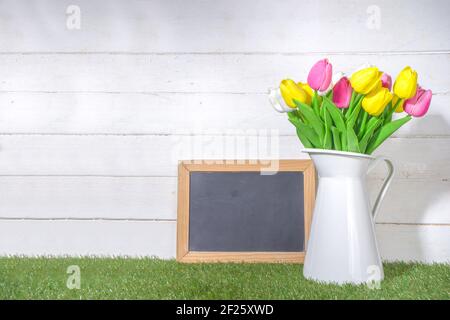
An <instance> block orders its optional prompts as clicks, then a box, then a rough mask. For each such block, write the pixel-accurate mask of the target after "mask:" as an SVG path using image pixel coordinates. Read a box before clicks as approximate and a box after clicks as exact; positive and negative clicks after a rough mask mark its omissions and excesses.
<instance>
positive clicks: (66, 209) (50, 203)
mask: <svg viewBox="0 0 450 320" xmlns="http://www.w3.org/2000/svg"><path fill="white" fill-rule="evenodd" d="M176 186H177V184H176V178H175V177H166V178H158V177H146V178H139V177H124V178H116V177H67V176H66V177H61V176H53V177H45V176H35V177H14V176H11V177H7V176H2V177H0V218H36V219H49V218H51V219H66V218H76V219H93V218H101V219H146V220H151V219H159V220H161V219H163V220H165V219H171V220H175V219H176V214H175V213H176V193H177V189H176Z"/></svg>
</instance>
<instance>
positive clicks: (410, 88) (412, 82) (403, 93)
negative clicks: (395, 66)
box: [394, 66, 417, 99]
mask: <svg viewBox="0 0 450 320" xmlns="http://www.w3.org/2000/svg"><path fill="white" fill-rule="evenodd" d="M416 90H417V72H416V71H414V70H413V69H411V67H409V66H408V67H405V68H404V69H403V70H402V71H400V73H399V74H398V76H397V79H395V83H394V93H395V94H396V95H397V96H398V97H399V98H402V99H409V98H411V97H414V95H415V94H416Z"/></svg>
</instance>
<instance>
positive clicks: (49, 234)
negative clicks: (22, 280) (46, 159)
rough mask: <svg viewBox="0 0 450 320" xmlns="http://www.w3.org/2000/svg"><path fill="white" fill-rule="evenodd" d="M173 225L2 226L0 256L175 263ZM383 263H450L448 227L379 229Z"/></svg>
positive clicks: (23, 223) (42, 223)
mask: <svg viewBox="0 0 450 320" xmlns="http://www.w3.org/2000/svg"><path fill="white" fill-rule="evenodd" d="M175 225H176V223H175V222H142V221H73V220H67V221H36V220H22V221H18V220H0V255H27V256H35V255H57V256H62V255H69V256H78V255H97V256H112V255H114V256H157V257H161V258H173V257H175V238H176V236H175V233H176V231H175V229H176V228H175ZM376 231H377V236H378V242H379V248H380V252H381V255H382V257H383V259H384V260H385V261H393V260H403V261H411V260H415V261H422V262H427V263H431V262H448V259H449V256H450V251H449V246H448V243H449V241H450V227H448V226H444V227H442V226H410V225H377V227H376Z"/></svg>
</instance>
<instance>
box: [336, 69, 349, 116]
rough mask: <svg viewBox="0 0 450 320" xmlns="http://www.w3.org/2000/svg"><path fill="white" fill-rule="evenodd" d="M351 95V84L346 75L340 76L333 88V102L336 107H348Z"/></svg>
mask: <svg viewBox="0 0 450 320" xmlns="http://www.w3.org/2000/svg"><path fill="white" fill-rule="evenodd" d="M351 97H352V86H351V85H350V81H348V79H347V77H342V78H341V79H340V80H339V81H338V82H337V83H336V84H335V85H334V88H333V102H334V104H335V105H336V106H337V107H338V108H348V105H349V104H350V98H351Z"/></svg>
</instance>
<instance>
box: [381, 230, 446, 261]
mask: <svg viewBox="0 0 450 320" xmlns="http://www.w3.org/2000/svg"><path fill="white" fill-rule="evenodd" d="M376 234H377V237H378V247H379V250H380V253H381V256H382V259H383V260H384V261H420V262H426V263H431V262H446V263H449V262H450V246H449V245H448V244H449V243H450V226H414V225H413V226H411V225H389V224H387V225H377V226H376Z"/></svg>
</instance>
